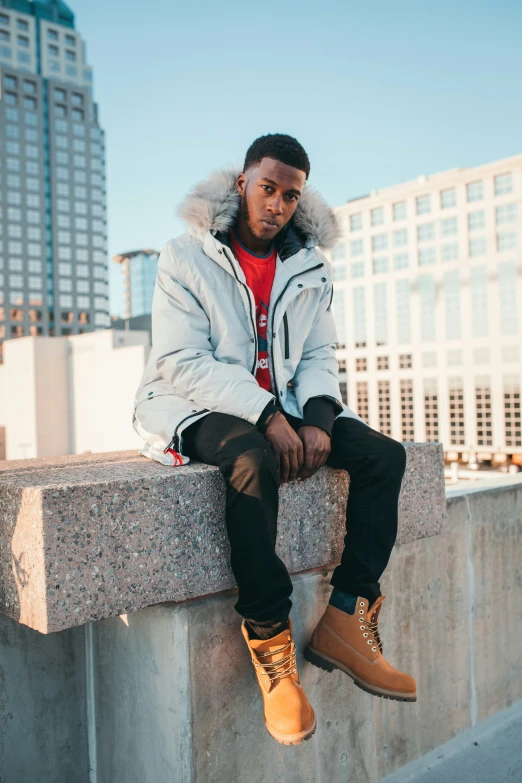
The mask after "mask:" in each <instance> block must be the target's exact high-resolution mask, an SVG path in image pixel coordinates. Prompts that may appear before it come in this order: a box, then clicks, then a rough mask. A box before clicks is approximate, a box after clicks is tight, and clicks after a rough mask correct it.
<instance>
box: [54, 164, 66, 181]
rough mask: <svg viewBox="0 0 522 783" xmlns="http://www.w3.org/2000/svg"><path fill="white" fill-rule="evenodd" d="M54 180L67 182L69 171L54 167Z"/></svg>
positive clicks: (63, 167) (64, 168)
mask: <svg viewBox="0 0 522 783" xmlns="http://www.w3.org/2000/svg"><path fill="white" fill-rule="evenodd" d="M56 179H61V180H68V179H69V169H68V168H66V167H65V166H57V167H56Z"/></svg>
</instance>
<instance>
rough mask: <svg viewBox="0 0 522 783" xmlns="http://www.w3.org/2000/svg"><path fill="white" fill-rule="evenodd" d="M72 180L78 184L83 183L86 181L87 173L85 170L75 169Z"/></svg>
mask: <svg viewBox="0 0 522 783" xmlns="http://www.w3.org/2000/svg"><path fill="white" fill-rule="evenodd" d="M74 181H75V182H78V183H80V184H85V183H86V182H87V174H86V173H85V171H75V172H74Z"/></svg>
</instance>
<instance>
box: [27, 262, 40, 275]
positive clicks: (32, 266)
mask: <svg viewBox="0 0 522 783" xmlns="http://www.w3.org/2000/svg"><path fill="white" fill-rule="evenodd" d="M27 268H28V270H29V272H34V273H37V272H41V271H42V262H41V261H35V260H34V259H31V260H30V261H28V262H27Z"/></svg>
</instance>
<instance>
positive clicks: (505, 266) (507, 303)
mask: <svg viewBox="0 0 522 783" xmlns="http://www.w3.org/2000/svg"><path fill="white" fill-rule="evenodd" d="M498 295H499V313H500V331H501V334H517V332H518V312H517V265H516V263H515V262H514V261H503V262H502V263H500V264H499V265H498Z"/></svg>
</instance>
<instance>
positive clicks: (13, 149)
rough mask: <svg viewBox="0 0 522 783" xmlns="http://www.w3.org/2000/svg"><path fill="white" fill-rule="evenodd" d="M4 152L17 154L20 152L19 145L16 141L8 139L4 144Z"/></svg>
mask: <svg viewBox="0 0 522 783" xmlns="http://www.w3.org/2000/svg"><path fill="white" fill-rule="evenodd" d="M5 149H6V152H7V153H8V154H9V155H19V154H20V145H19V144H18V142H17V141H8V142H7V144H6V145H5Z"/></svg>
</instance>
